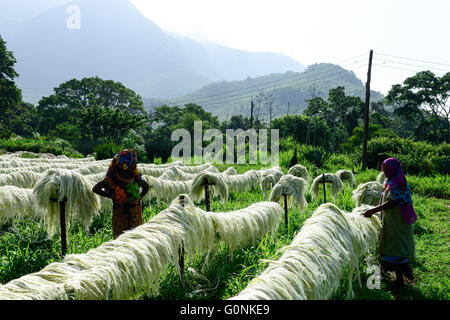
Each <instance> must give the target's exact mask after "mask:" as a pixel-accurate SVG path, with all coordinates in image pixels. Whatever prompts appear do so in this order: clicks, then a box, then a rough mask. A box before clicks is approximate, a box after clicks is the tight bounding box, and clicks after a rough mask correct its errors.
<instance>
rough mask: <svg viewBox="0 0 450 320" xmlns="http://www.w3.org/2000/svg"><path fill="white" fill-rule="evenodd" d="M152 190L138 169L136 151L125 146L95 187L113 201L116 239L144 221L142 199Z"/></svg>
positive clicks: (94, 190) (113, 224) (99, 192)
mask: <svg viewBox="0 0 450 320" xmlns="http://www.w3.org/2000/svg"><path fill="white" fill-rule="evenodd" d="M140 188H142V192H140ZM149 189H150V187H149V185H148V184H147V182H145V181H144V180H143V179H142V174H140V173H139V171H138V169H137V155H136V151H135V150H132V149H125V150H123V151H121V152H119V153H117V154H116V155H115V156H114V158H113V160H112V161H111V164H110V165H109V169H108V172H107V174H106V176H105V179H103V180H102V181H100V182H99V183H97V184H96V185H95V186H94V187H93V188H92V191H93V192H95V193H96V194H98V195H100V196H102V197H107V198H111V199H112V201H113V215H112V229H113V236H114V239H116V238H117V237H118V236H120V235H121V234H122V233H124V232H125V231H127V230H131V229H133V228H135V227H137V226H139V225H141V224H142V223H143V219H142V206H141V200H142V198H143V197H144V196H145V195H146V194H147V192H148V190H149Z"/></svg>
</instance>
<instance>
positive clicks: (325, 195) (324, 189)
mask: <svg viewBox="0 0 450 320" xmlns="http://www.w3.org/2000/svg"><path fill="white" fill-rule="evenodd" d="M322 180H323V181H322V183H323V203H327V182H326V181H325V173H322Z"/></svg>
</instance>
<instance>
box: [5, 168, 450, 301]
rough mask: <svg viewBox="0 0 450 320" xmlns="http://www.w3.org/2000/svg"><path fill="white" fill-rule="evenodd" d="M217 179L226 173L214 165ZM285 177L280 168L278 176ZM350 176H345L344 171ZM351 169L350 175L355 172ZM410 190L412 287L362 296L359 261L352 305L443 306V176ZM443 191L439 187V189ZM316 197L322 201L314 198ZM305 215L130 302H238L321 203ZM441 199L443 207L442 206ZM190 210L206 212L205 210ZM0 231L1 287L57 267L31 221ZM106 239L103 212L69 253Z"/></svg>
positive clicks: (165, 277) (340, 202)
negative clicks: (404, 302) (428, 302)
mask: <svg viewBox="0 0 450 320" xmlns="http://www.w3.org/2000/svg"><path fill="white" fill-rule="evenodd" d="M307 166H308V167H309V168H310V169H311V171H314V172H315V174H319V173H321V172H336V171H337V170H338V169H342V168H343V167H340V164H333V163H331V164H329V165H328V166H326V167H325V168H323V169H322V170H318V169H317V168H316V169H315V170H313V168H312V167H311V166H310V165H307ZM217 167H218V168H219V170H220V171H223V170H224V169H226V167H228V165H225V164H224V165H217ZM235 167H236V169H237V171H238V172H239V173H243V172H245V171H247V170H249V169H257V168H258V167H255V166H250V165H242V166H235ZM283 169H284V171H285V172H286V171H287V170H286V168H283ZM347 169H351V168H347ZM356 169H357V168H355V170H356ZM377 175H378V171H376V170H367V171H365V172H361V173H359V174H357V175H356V181H357V184H359V183H363V182H366V181H371V180H374V179H375V178H376V176H377ZM407 178H408V181H409V182H410V184H411V189H412V190H413V200H414V205H415V209H416V212H417V214H418V221H417V222H416V223H415V225H414V237H415V241H416V259H415V260H414V261H412V263H411V266H412V267H413V272H414V274H415V276H416V280H415V284H414V285H413V286H409V285H406V287H405V288H404V289H403V290H401V291H400V292H398V291H394V290H392V289H391V285H390V283H389V282H388V281H386V280H383V281H382V286H381V289H380V290H369V289H368V288H367V286H366V285H365V284H366V280H367V277H368V275H367V272H366V269H367V266H366V263H365V262H364V261H361V264H360V272H361V276H362V279H361V283H362V287H361V288H360V287H359V286H358V282H357V281H354V283H353V288H354V292H355V297H354V299H368V300H372V299H373V300H379V299H440V300H448V299H449V298H450V289H449V288H450V283H449V280H448V273H449V265H450V261H449V257H450V250H449V249H450V248H449V239H450V234H449V230H450V228H449V217H450V216H449V212H450V201H449V200H448V198H449V192H448V190H445V187H446V186H448V185H449V184H448V176H435V177H407ZM441 183H443V184H441ZM351 191H352V190H351V189H350V188H349V187H348V186H347V185H346V187H345V190H344V192H343V193H341V194H339V195H338V196H337V198H336V200H335V201H334V203H335V204H336V205H337V206H338V207H339V208H341V209H343V210H348V211H350V210H352V209H353V208H354V206H355V203H354V201H353V199H352V198H351ZM320 195H321V193H320ZM327 196H329V198H328V199H329V200H331V187H327ZM306 198H307V201H308V207H307V208H306V209H305V210H304V211H303V212H301V213H300V212H299V210H298V209H295V210H292V209H291V210H290V213H289V226H288V227H286V226H285V225H284V221H282V222H281V223H280V226H279V228H278V230H277V231H276V232H275V233H274V234H273V235H271V236H267V237H266V238H264V239H262V240H261V242H260V243H259V244H258V245H256V246H250V247H245V248H238V249H236V250H235V251H234V252H230V251H229V248H228V247H227V246H226V245H223V244H222V245H220V246H219V249H218V250H217V251H215V252H211V253H210V254H209V255H206V254H198V255H196V256H194V257H192V258H188V257H187V258H186V260H185V269H184V276H183V281H182V282H181V281H180V278H179V276H178V274H177V273H176V272H175V268H174V266H172V265H171V266H169V268H168V269H167V270H166V271H165V272H164V274H162V275H161V280H160V290H159V292H158V294H156V295H150V296H148V295H146V294H145V293H144V292H142V291H137V292H136V294H135V296H133V297H130V298H133V299H164V300H173V299H195V300H200V299H227V298H229V297H232V296H234V295H236V294H238V293H239V292H240V291H241V290H242V289H244V288H245V287H246V285H247V284H248V283H249V282H250V281H251V280H252V279H253V278H254V277H256V276H257V275H258V274H259V273H260V272H262V271H263V270H264V269H265V268H266V267H267V265H268V262H266V260H277V259H278V258H279V257H280V252H279V250H280V249H281V248H282V247H284V246H286V245H288V244H290V242H291V241H292V239H293V238H294V236H295V234H296V233H297V232H298V231H299V230H300V228H301V227H302V225H303V223H304V221H305V220H306V219H307V218H308V217H309V216H310V215H311V214H312V212H314V210H315V209H316V208H317V207H318V206H319V205H320V204H321V203H322V198H321V197H319V199H316V200H314V201H312V200H311V196H310V195H309V194H307V195H306ZM445 198H447V199H445ZM263 200H264V197H263V195H262V193H261V192H260V191H259V190H252V191H247V192H241V193H231V194H230V197H229V201H228V202H227V203H225V204H222V203H221V202H219V201H216V200H213V201H212V204H211V207H212V210H214V211H230V210H237V209H240V208H244V207H247V206H249V205H251V204H253V203H255V202H258V201H263ZM167 206H168V204H167V203H164V202H163V203H161V204H160V205H156V203H155V202H154V201H152V203H151V206H150V208H149V207H146V208H145V209H144V221H149V220H150V219H151V217H153V216H154V215H156V214H158V213H159V212H161V211H162V210H164V209H165V208H167ZM197 206H199V207H202V208H205V204H204V202H200V203H198V204H197ZM2 228H3V230H1V229H0V257H1V264H0V283H2V284H4V283H6V282H8V281H11V280H13V279H16V278H19V277H20V276H22V275H25V274H28V273H31V272H37V271H39V270H40V269H42V268H43V267H45V266H46V265H48V264H49V263H52V262H55V261H60V260H61V256H60V250H61V247H60V239H59V236H55V237H53V238H48V236H47V234H46V231H45V229H44V228H43V227H42V226H40V225H39V224H38V223H37V222H36V221H33V220H30V219H23V220H15V221H13V222H12V223H11V224H9V225H5V226H3V227H2ZM111 239H112V232H111V213H110V212H105V213H102V214H100V215H98V216H96V217H95V218H94V220H93V222H92V225H91V226H90V228H89V230H88V231H87V232H86V231H83V230H82V229H81V227H80V226H79V225H78V224H76V223H75V224H73V225H72V226H71V228H70V230H69V232H68V251H69V253H83V252H87V251H88V250H89V249H90V248H94V247H97V246H99V245H100V244H101V243H103V242H105V241H109V240H111ZM346 289H347V279H346V278H345V277H344V279H343V280H342V286H341V288H340V289H339V290H338V292H336V294H335V295H334V296H333V299H344V298H345V295H346Z"/></svg>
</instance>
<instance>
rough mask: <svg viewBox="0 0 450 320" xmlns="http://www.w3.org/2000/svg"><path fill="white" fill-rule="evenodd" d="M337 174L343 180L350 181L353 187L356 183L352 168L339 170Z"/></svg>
mask: <svg viewBox="0 0 450 320" xmlns="http://www.w3.org/2000/svg"><path fill="white" fill-rule="evenodd" d="M336 175H337V176H338V177H339V179H341V181H342V182H344V181H345V180H346V181H348V184H349V185H350V187H351V188H353V187H354V186H355V185H356V180H355V175H354V174H353V172H351V171H350V170H338V171H337V172H336Z"/></svg>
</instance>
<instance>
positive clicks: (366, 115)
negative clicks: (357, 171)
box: [362, 50, 373, 170]
mask: <svg viewBox="0 0 450 320" xmlns="http://www.w3.org/2000/svg"><path fill="white" fill-rule="evenodd" d="M372 56H373V50H370V55H369V69H368V71H367V82H366V105H365V109H364V141H363V156H362V170H366V169H367V139H368V137H369V104H370V76H371V72H372Z"/></svg>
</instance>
